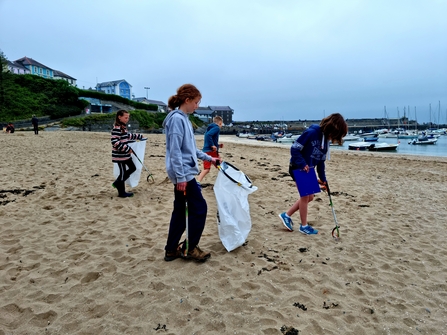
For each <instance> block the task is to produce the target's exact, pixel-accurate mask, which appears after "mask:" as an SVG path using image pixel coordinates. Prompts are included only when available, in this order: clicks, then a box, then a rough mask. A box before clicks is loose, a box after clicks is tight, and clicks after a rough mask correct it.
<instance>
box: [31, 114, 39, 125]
mask: <svg viewBox="0 0 447 335" xmlns="http://www.w3.org/2000/svg"><path fill="white" fill-rule="evenodd" d="M31 123H32V124H33V126H37V125H39V119H38V118H37V117H35V116H33V118H32V119H31Z"/></svg>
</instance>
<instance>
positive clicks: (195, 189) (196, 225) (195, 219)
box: [165, 178, 208, 251]
mask: <svg viewBox="0 0 447 335" xmlns="http://www.w3.org/2000/svg"><path fill="white" fill-rule="evenodd" d="M185 200H187V201H188V230H189V250H192V249H193V248H195V246H196V245H198V244H199V241H200V238H201V237H202V233H203V229H204V228H205V221H206V213H207V211H208V206H207V204H206V201H205V199H204V198H203V196H202V190H201V189H200V187H199V185H198V184H197V181H196V179H195V178H194V179H192V180H191V181H189V182H188V185H187V186H186V197H185V195H184V193H183V192H181V191H177V190H176V188H175V185H174V210H173V211H172V215H171V222H170V224H169V234H168V241H167V242H166V246H165V250H168V251H174V250H176V249H177V246H178V244H179V242H180V238H181V237H182V234H183V232H184V231H185V229H186V213H185Z"/></svg>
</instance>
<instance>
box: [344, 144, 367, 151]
mask: <svg viewBox="0 0 447 335" xmlns="http://www.w3.org/2000/svg"><path fill="white" fill-rule="evenodd" d="M370 145H371V143H368V142H354V143H350V144H349V145H348V149H349V150H358V151H365V150H367V149H368V147H369V146H370Z"/></svg>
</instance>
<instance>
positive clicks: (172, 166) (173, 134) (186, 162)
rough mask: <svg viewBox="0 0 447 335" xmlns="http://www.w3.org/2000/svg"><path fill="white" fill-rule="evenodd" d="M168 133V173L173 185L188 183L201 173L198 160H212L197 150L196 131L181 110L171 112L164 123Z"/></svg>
mask: <svg viewBox="0 0 447 335" xmlns="http://www.w3.org/2000/svg"><path fill="white" fill-rule="evenodd" d="M163 128H164V129H165V133H166V172H167V173H168V178H169V180H170V181H171V182H172V183H173V184H178V183H181V182H188V181H190V180H191V179H193V178H195V176H196V175H197V174H198V173H199V166H198V164H197V158H199V159H201V160H207V161H210V162H211V160H212V157H211V156H208V155H207V154H205V153H204V152H202V151H200V150H198V149H197V146H196V140H195V138H194V130H193V128H192V124H191V122H190V121H189V118H188V115H187V114H186V113H184V112H183V111H182V110H180V109H175V110H173V111H171V112H170V113H169V114H168V115H167V116H166V118H165V120H164V121H163Z"/></svg>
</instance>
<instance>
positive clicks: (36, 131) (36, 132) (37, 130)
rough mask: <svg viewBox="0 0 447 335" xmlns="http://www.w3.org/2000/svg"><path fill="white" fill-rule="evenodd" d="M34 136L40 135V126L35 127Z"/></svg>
mask: <svg viewBox="0 0 447 335" xmlns="http://www.w3.org/2000/svg"><path fill="white" fill-rule="evenodd" d="M34 134H36V135H37V134H39V126H38V125H37V124H35V125H34Z"/></svg>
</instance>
